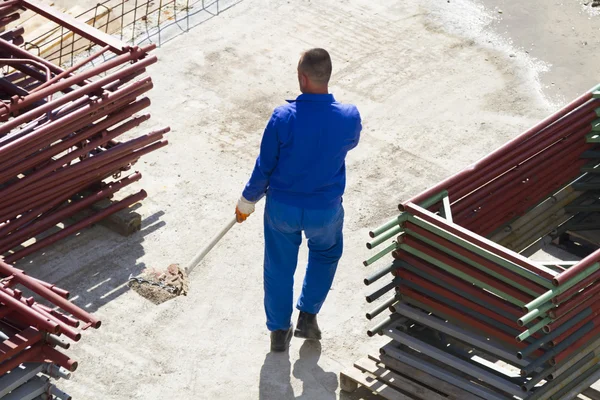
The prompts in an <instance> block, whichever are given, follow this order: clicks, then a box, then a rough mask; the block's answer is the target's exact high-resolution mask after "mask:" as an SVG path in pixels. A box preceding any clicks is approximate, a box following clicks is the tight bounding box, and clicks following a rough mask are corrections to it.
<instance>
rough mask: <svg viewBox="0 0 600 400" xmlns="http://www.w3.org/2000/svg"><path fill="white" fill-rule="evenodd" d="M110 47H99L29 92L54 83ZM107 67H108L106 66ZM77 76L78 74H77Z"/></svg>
mask: <svg viewBox="0 0 600 400" xmlns="http://www.w3.org/2000/svg"><path fill="white" fill-rule="evenodd" d="M109 49H110V47H109V46H105V47H103V48H101V49H100V50H99V51H97V52H96V53H94V54H92V55H90V56H88V57H86V58H84V59H83V60H81V61H79V62H78V63H76V64H74V65H72V66H71V67H69V68H67V69H65V70H64V71H63V72H61V73H60V74H58V75H55V76H54V77H52V79H50V80H49V81H47V82H45V83H43V84H41V85H40V86H38V87H36V88H35V89H33V90H32V91H31V93H35V92H38V91H40V90H41V89H44V88H45V87H47V86H49V85H51V84H54V83H55V82H57V81H59V80H60V79H63V78H65V77H67V76H69V75H71V74H72V73H73V72H75V71H77V70H78V69H79V68H81V67H83V66H84V65H86V64H87V63H89V62H91V61H93V60H95V59H96V58H98V57H100V56H101V55H102V54H104V53H106V52H107V51H108V50H109ZM107 69H109V68H107ZM77 76H79V75H77Z"/></svg>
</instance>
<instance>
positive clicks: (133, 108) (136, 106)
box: [0, 98, 150, 182]
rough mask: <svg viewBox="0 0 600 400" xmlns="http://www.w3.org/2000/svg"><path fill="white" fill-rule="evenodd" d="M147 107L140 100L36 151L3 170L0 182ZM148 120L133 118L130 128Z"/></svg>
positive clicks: (145, 117)
mask: <svg viewBox="0 0 600 400" xmlns="http://www.w3.org/2000/svg"><path fill="white" fill-rule="evenodd" d="M149 105H150V100H149V99H148V98H143V99H140V100H139V101H137V102H135V103H133V104H131V105H128V106H126V107H125V108H123V110H122V111H121V112H119V113H117V114H115V115H112V116H107V117H106V119H105V120H103V121H101V122H99V123H97V124H96V125H94V126H91V127H89V128H87V129H86V130H85V131H83V132H80V133H77V134H76V135H73V137H71V138H69V139H67V140H63V141H61V142H59V143H58V144H55V145H53V146H51V147H49V148H47V149H45V150H43V151H41V152H39V151H36V152H35V153H34V154H33V155H32V156H30V157H29V158H27V159H25V160H23V159H21V161H20V162H16V163H15V164H14V165H13V166H12V167H11V168H7V169H5V170H3V171H2V172H1V173H0V182H4V181H6V180H7V179H9V178H13V177H15V176H16V175H17V174H19V173H20V172H22V171H27V170H28V169H30V168H32V167H34V166H36V165H39V164H40V163H41V162H42V161H45V160H48V159H50V158H52V157H54V156H56V155H58V154H60V153H62V152H63V151H65V150H67V149H69V148H71V147H73V146H75V145H77V144H79V143H81V142H83V141H84V140H88V139H89V138H91V137H92V136H93V135H95V134H97V133H99V132H100V131H102V130H105V129H107V128H110V127H111V126H113V125H115V124H117V123H119V122H121V121H122V120H124V119H126V118H129V117H131V116H132V115H133V114H135V113H136V112H139V111H141V110H143V109H144V108H146V107H148V106H149ZM149 118H150V115H149V114H146V115H144V116H142V117H136V118H134V120H135V121H137V123H136V124H134V125H133V126H132V128H133V127H135V126H138V125H139V124H141V123H142V122H144V121H146V120H148V119H149ZM122 131H123V132H125V130H122Z"/></svg>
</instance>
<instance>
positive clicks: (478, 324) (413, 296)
mask: <svg viewBox="0 0 600 400" xmlns="http://www.w3.org/2000/svg"><path fill="white" fill-rule="evenodd" d="M402 299H403V300H404V301H405V302H408V303H411V304H412V303H415V305H417V306H421V305H420V304H416V303H417V302H419V303H422V304H424V305H425V306H427V307H429V308H430V310H428V311H432V310H434V311H435V313H436V314H440V315H443V316H444V317H446V318H448V319H452V320H455V321H459V322H461V323H464V324H465V326H467V327H469V328H470V329H473V330H477V331H479V332H485V333H487V334H488V335H491V336H492V337H495V338H497V339H499V340H501V341H503V342H505V343H508V344H511V343H515V340H514V335H510V334H507V333H506V332H504V331H502V330H500V329H498V327H497V326H496V325H489V324H487V323H484V322H482V321H481V320H478V319H475V318H473V317H472V316H471V315H468V314H465V313H464V312H461V311H457V310H455V309H453V308H451V307H449V306H448V305H446V304H445V303H442V302H439V301H437V300H435V299H432V298H429V297H427V296H425V295H423V294H421V293H419V292H417V291H414V290H411V289H403V290H402ZM525 346H526V344H524V343H516V347H517V348H522V347H525ZM540 354H544V352H542V351H540V350H538V351H537V352H536V355H540Z"/></svg>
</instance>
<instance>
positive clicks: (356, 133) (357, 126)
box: [350, 108, 362, 150]
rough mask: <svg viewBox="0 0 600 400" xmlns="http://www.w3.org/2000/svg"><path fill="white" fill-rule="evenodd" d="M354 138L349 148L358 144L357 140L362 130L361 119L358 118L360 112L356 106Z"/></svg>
mask: <svg viewBox="0 0 600 400" xmlns="http://www.w3.org/2000/svg"><path fill="white" fill-rule="evenodd" d="M354 121H355V125H354V138H353V140H352V144H351V146H350V150H352V149H353V148H355V147H356V146H358V142H359V140H360V132H361V131H362V120H361V118H360V113H359V112H358V109H357V108H354Z"/></svg>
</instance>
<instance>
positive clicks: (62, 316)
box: [34, 303, 81, 328]
mask: <svg viewBox="0 0 600 400" xmlns="http://www.w3.org/2000/svg"><path fill="white" fill-rule="evenodd" d="M34 307H35V308H39V309H41V310H42V311H44V312H46V313H48V314H50V315H52V316H53V317H54V318H56V319H58V320H60V321H61V322H64V323H65V324H67V325H69V326H70V327H73V328H79V325H81V322H80V321H79V320H78V319H75V318H71V317H69V316H67V315H65V314H63V313H61V312H60V311H57V310H54V309H52V308H50V307H48V306H45V305H43V304H39V303H37V304H35V305H34Z"/></svg>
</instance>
